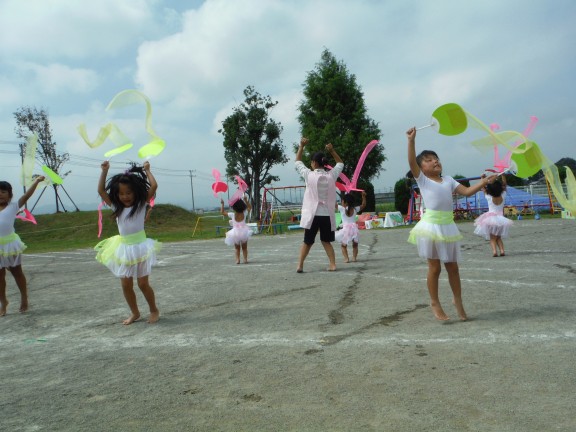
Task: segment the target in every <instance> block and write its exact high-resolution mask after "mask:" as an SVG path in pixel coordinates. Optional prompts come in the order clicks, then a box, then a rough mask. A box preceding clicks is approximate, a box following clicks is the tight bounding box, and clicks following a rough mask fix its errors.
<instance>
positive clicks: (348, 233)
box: [334, 223, 360, 245]
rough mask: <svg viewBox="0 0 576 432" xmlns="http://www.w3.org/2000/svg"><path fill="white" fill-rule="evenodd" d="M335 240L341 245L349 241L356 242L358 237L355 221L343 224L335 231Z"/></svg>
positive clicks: (347, 243)
mask: <svg viewBox="0 0 576 432" xmlns="http://www.w3.org/2000/svg"><path fill="white" fill-rule="evenodd" d="M334 236H335V238H336V241H337V242H338V243H341V244H342V245H349V244H350V243H352V242H354V243H358V240H359V239H360V235H359V231H358V225H357V224H356V223H347V224H344V226H343V228H342V229H341V230H338V231H336V234H335V235H334Z"/></svg>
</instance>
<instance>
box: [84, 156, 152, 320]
mask: <svg viewBox="0 0 576 432" xmlns="http://www.w3.org/2000/svg"><path fill="white" fill-rule="evenodd" d="M101 167H102V173H101V174H100V180H99V181H98V193H99V194H100V196H101V197H102V200H104V202H105V203H106V204H107V205H109V206H110V207H111V208H112V217H113V218H115V219H116V223H117V224H118V232H119V235H116V236H114V237H110V238H108V239H106V240H103V241H101V242H100V243H98V245H96V247H95V248H94V249H95V250H96V251H97V254H96V259H97V260H98V261H99V262H100V263H102V264H104V265H105V266H106V267H108V268H109V269H110V271H111V272H112V273H113V274H114V275H115V276H117V277H119V278H120V283H121V285H122V291H123V293H124V298H125V299H126V303H128V307H129V308H130V312H131V314H130V316H129V317H128V318H127V319H125V320H124V321H123V323H124V325H129V324H132V323H133V322H134V321H137V320H138V319H139V318H140V311H139V309H138V304H137V301H136V293H135V292H134V280H133V278H136V280H137V283H138V288H140V291H142V294H144V298H145V299H146V301H147V302H148V307H149V308H150V317H149V318H148V323H150V324H153V323H156V322H157V321H158V319H159V318H160V312H159V311H158V308H157V307H156V300H155V296H154V290H153V289H152V287H151V286H150V283H149V282H148V276H149V275H150V271H151V268H152V266H153V265H155V264H156V253H157V252H158V251H159V250H160V243H159V242H157V241H156V240H152V239H149V238H146V233H145V232H144V218H145V217H146V203H148V202H149V201H150V199H151V198H153V197H154V194H155V193H156V189H157V188H158V184H157V183H156V179H155V178H154V176H153V175H152V172H151V170H150V163H149V162H145V163H144V166H143V167H137V166H132V167H131V168H130V169H129V170H126V171H125V172H124V173H122V174H116V175H115V176H113V177H112V178H110V180H109V181H108V183H107V184H106V176H107V174H108V169H109V168H110V163H109V162H108V161H105V162H103V163H102V165H101Z"/></svg>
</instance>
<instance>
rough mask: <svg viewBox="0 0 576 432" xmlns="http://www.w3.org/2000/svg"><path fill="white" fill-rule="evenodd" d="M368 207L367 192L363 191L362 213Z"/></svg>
mask: <svg viewBox="0 0 576 432" xmlns="http://www.w3.org/2000/svg"><path fill="white" fill-rule="evenodd" d="M365 207H366V191H362V204H360V211H362V210H364V208H365Z"/></svg>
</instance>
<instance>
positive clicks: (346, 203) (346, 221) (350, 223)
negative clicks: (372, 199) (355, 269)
mask: <svg viewBox="0 0 576 432" xmlns="http://www.w3.org/2000/svg"><path fill="white" fill-rule="evenodd" d="M364 207H366V192H364V191H362V203H361V204H360V206H358V207H354V197H353V196H352V194H351V193H347V194H345V195H344V196H343V197H342V203H341V205H339V206H338V211H340V215H341V216H342V229H341V230H338V231H336V234H335V237H336V241H337V242H338V243H340V247H341V249H342V255H343V256H344V262H345V263H348V262H350V258H349V257H348V245H349V244H350V243H352V261H354V262H356V259H357V257H358V240H359V238H360V235H359V230H358V224H356V213H358V212H361V211H362V210H364Z"/></svg>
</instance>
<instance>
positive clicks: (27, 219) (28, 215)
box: [16, 209, 37, 225]
mask: <svg viewBox="0 0 576 432" xmlns="http://www.w3.org/2000/svg"><path fill="white" fill-rule="evenodd" d="M16 219H20V220H23V221H24V222H31V223H33V224H34V225H37V223H36V218H35V217H34V215H33V214H32V213H30V212H29V211H28V209H24V216H22V215H16Z"/></svg>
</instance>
